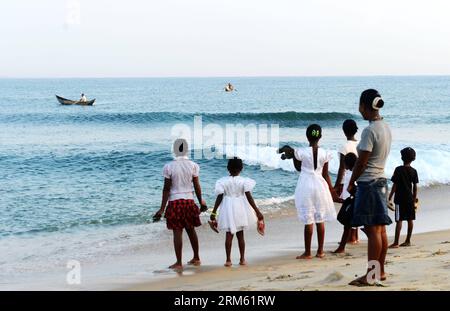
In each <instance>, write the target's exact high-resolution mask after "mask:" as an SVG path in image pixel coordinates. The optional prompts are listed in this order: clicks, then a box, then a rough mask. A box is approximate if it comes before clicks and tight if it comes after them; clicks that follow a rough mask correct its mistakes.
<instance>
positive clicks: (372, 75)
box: [0, 73, 450, 80]
mask: <svg viewBox="0 0 450 311" xmlns="http://www.w3.org/2000/svg"><path fill="white" fill-rule="evenodd" d="M448 76H450V73H448V74H434V73H433V74H427V73H425V74H424V73H419V74H349V75H338V74H336V75H333V74H329V75H236V76H235V75H224V76H208V75H205V76H189V75H186V76H183V75H180V76H175V75H174V76H36V77H33V76H17V77H14V76H0V79H3V80H6V79H11V80H14V79H17V80H33V79H36V80H38V79H39V80H40V79H42V80H44V79H219V78H353V77H354V78H358V77H361V78H364V77H448Z"/></svg>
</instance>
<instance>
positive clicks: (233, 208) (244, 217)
mask: <svg viewBox="0 0 450 311" xmlns="http://www.w3.org/2000/svg"><path fill="white" fill-rule="evenodd" d="M227 168H228V171H229V172H230V176H227V177H223V178H220V179H219V180H218V181H217V182H216V189H215V193H216V195H217V199H216V203H215V205H214V209H213V211H212V213H211V221H212V222H215V221H216V216H217V214H216V212H217V209H218V208H219V216H218V221H217V224H216V225H217V227H218V229H219V230H223V231H225V232H226V240H225V251H226V255H227V259H226V262H225V267H231V265H232V264H231V246H232V241H233V236H234V234H236V236H237V239H238V243H239V252H240V255H241V258H240V260H239V264H240V265H245V264H246V261H245V240H244V230H245V229H247V228H248V227H249V226H252V225H255V224H256V222H257V220H259V221H262V220H263V219H264V218H263V215H262V214H261V212H260V211H259V209H258V208H257V207H256V204H255V201H254V200H253V197H252V194H251V191H252V189H253V187H254V186H255V181H254V180H253V179H250V178H245V177H241V176H239V174H240V172H241V171H242V169H243V163H242V160H241V159H238V158H236V157H235V158H233V159H230V160H229V161H228V166H227Z"/></svg>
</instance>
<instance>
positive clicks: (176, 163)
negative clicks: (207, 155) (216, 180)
mask: <svg viewBox="0 0 450 311" xmlns="http://www.w3.org/2000/svg"><path fill="white" fill-rule="evenodd" d="M199 172H200V167H199V166H198V164H197V163H195V162H193V161H191V160H189V158H188V157H186V156H183V157H176V158H175V160H173V161H171V162H169V163H167V164H166V165H164V168H163V176H164V178H169V179H171V180H172V186H171V187H170V196H169V201H174V200H179V199H185V200H193V199H194V194H193V192H194V186H193V183H192V179H193V178H194V177H198V174H199Z"/></svg>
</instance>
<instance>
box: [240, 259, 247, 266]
mask: <svg viewBox="0 0 450 311" xmlns="http://www.w3.org/2000/svg"><path fill="white" fill-rule="evenodd" d="M239 264H240V265H241V266H246V265H247V261H245V259H241V260H239Z"/></svg>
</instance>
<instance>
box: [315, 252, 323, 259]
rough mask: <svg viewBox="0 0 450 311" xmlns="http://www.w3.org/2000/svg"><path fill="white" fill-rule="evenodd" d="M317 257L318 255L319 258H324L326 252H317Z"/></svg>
mask: <svg viewBox="0 0 450 311" xmlns="http://www.w3.org/2000/svg"><path fill="white" fill-rule="evenodd" d="M316 257H317V258H323V257H325V253H324V252H321V253H317V254H316Z"/></svg>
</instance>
